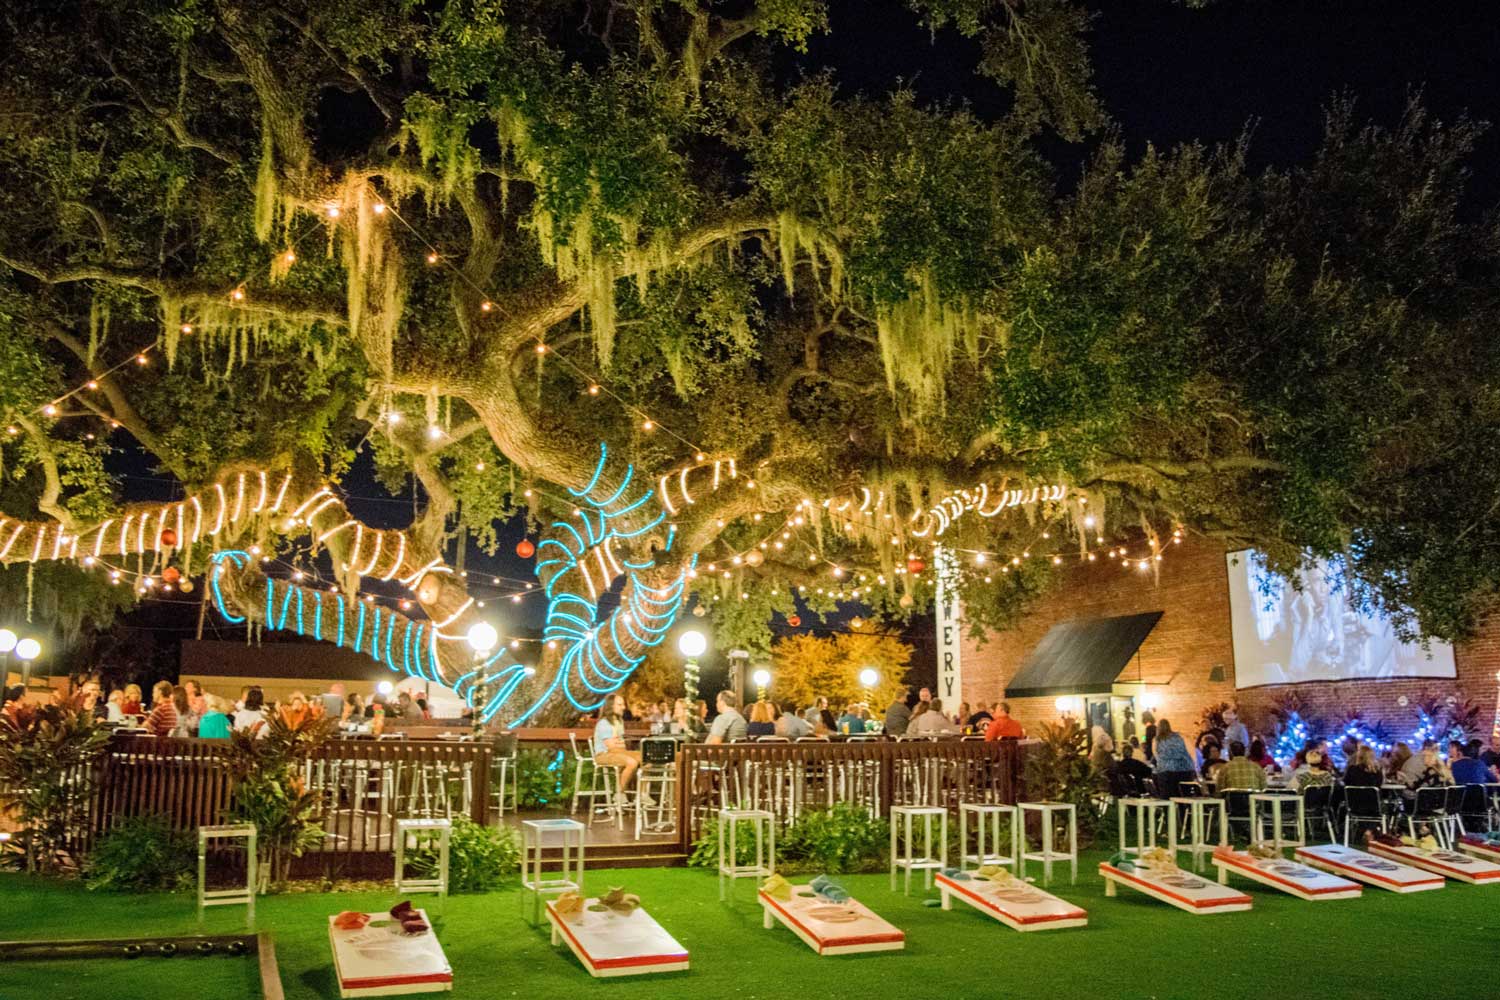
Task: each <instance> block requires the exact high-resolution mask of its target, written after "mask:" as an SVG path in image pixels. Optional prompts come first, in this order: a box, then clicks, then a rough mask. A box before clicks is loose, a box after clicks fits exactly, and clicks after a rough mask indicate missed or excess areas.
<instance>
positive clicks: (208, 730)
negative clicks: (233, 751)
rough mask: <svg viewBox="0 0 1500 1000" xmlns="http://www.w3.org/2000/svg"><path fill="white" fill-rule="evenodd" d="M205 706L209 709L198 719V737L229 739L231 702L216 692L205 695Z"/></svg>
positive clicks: (201, 738)
mask: <svg viewBox="0 0 1500 1000" xmlns="http://www.w3.org/2000/svg"><path fill="white" fill-rule="evenodd" d="M205 707H206V708H207V709H208V711H206V712H204V713H203V716H202V718H200V719H199V720H198V738H199V739H200V740H227V739H229V729H230V726H229V713H228V708H229V702H227V701H225V700H224V699H223V698H220V697H219V696H218V695H216V694H211V695H207V696H206V697H205Z"/></svg>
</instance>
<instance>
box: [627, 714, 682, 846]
mask: <svg viewBox="0 0 1500 1000" xmlns="http://www.w3.org/2000/svg"><path fill="white" fill-rule="evenodd" d="M635 790H636V801H635V839H636V840H640V839H641V834H642V833H669V832H671V831H672V830H675V829H676V828H677V741H676V740H674V739H668V738H665V737H657V738H648V739H644V740H641V769H640V770H639V771H637V772H636V776H635ZM653 791H654V793H655V794H654V796H653ZM653 797H654V798H655V799H656V805H655V806H654V807H651V808H650V809H648V807H647V805H646V801H647V800H648V799H651V798H653ZM651 809H654V811H655V813H656V819H655V820H647V819H646V814H647V812H648V811H651Z"/></svg>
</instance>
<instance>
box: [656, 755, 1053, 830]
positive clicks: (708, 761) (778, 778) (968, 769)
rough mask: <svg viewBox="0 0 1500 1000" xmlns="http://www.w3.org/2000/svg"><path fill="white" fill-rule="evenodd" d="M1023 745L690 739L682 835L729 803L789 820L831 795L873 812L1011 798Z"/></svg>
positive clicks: (681, 793) (682, 782)
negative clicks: (712, 742) (710, 742)
mask: <svg viewBox="0 0 1500 1000" xmlns="http://www.w3.org/2000/svg"><path fill="white" fill-rule="evenodd" d="M1023 750H1024V747H1023V746H1022V745H1020V744H1017V743H1016V742H1014V741H1012V740H1001V741H999V742H994V743H984V742H979V741H969V740H935V741H928V740H911V741H901V742H895V741H869V742H848V743H821V742H819V743H728V744H720V745H716V746H707V745H704V744H697V743H690V744H687V745H685V746H683V747H682V750H681V753H680V756H679V757H678V775H679V781H678V784H677V792H678V815H679V816H680V817H682V818H683V822H682V823H680V824H679V830H680V831H681V835H682V844H683V847H684V849H685V850H686V849H691V845H692V843H693V841H695V840H696V839H697V838H698V837H699V836H700V835H701V833H702V831H703V828H704V827H705V825H708V824H711V823H712V822H713V817H714V815H716V814H717V812H718V810H719V809H721V808H724V807H726V806H744V807H751V808H757V809H766V810H768V811H770V812H772V813H773V814H774V815H775V816H776V818H777V820H778V822H779V823H781V824H782V825H785V824H787V823H790V822H791V821H792V820H793V819H795V818H796V817H797V816H798V815H800V814H801V813H802V812H803V811H805V810H808V809H814V808H821V807H827V806H831V805H833V804H834V803H835V802H847V803H851V804H854V805H856V806H859V807H861V808H864V809H866V810H867V811H868V812H869V813H870V814H871V815H872V816H885V815H887V813H888V812H889V811H890V808H891V806H898V805H931V806H944V807H946V808H948V809H950V810H954V811H956V810H957V809H958V804H959V803H960V802H1005V803H1013V802H1015V801H1016V800H1017V798H1018V796H1019V793H1020V787H1019V785H1020V781H1019V775H1020V767H1021V754H1022V752H1023Z"/></svg>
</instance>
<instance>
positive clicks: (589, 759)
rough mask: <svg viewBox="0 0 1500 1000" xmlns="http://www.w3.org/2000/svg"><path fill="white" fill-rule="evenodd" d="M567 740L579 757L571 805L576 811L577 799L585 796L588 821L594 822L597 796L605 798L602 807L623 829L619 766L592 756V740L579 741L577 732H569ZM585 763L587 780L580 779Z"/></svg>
mask: <svg viewBox="0 0 1500 1000" xmlns="http://www.w3.org/2000/svg"><path fill="white" fill-rule="evenodd" d="M568 743H569V744H570V745H571V746H572V747H573V756H574V757H576V758H577V759H578V764H577V766H576V767H575V769H574V771H573V809H572V812H574V813H576V812H578V800H579V799H585V800H587V802H588V809H589V825H591V826H592V825H593V822H594V814H595V813H596V812H598V810H599V803H598V799H600V798H603V799H604V809H605V811H606V812H607V813H609V814H611V815H613V816H614V817H615V822H616V824H617V825H618V826H619V827H620V828H621V829H622V830H623V829H624V828H625V815H624V813H623V811H622V810H621V808H620V795H619V791H620V769H619V768H618V767H607V766H605V765H603V764H600V763H599V762H598V761H596V760H594V743H593V741H592V740H587V739H586V740H584V741H583V743H582V744H580V743H579V742H578V734H577V733H569V734H568ZM585 764H587V765H588V772H589V784H588V785H587V786H585V785H584V783H583V777H584V765H585Z"/></svg>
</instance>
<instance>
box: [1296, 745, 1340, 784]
mask: <svg viewBox="0 0 1500 1000" xmlns="http://www.w3.org/2000/svg"><path fill="white" fill-rule="evenodd" d="M1292 780H1293V781H1294V782H1295V783H1296V785H1297V791H1299V792H1305V791H1307V790H1308V789H1309V788H1316V787H1318V786H1320V785H1331V784H1333V770H1332V769H1331V768H1330V767H1329V766H1328V763H1327V761H1326V760H1324V758H1323V751H1321V750H1309V751H1307V752H1306V753H1305V754H1303V757H1302V766H1301V767H1299V768H1297V769H1296V770H1295V771H1293V772H1292Z"/></svg>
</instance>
